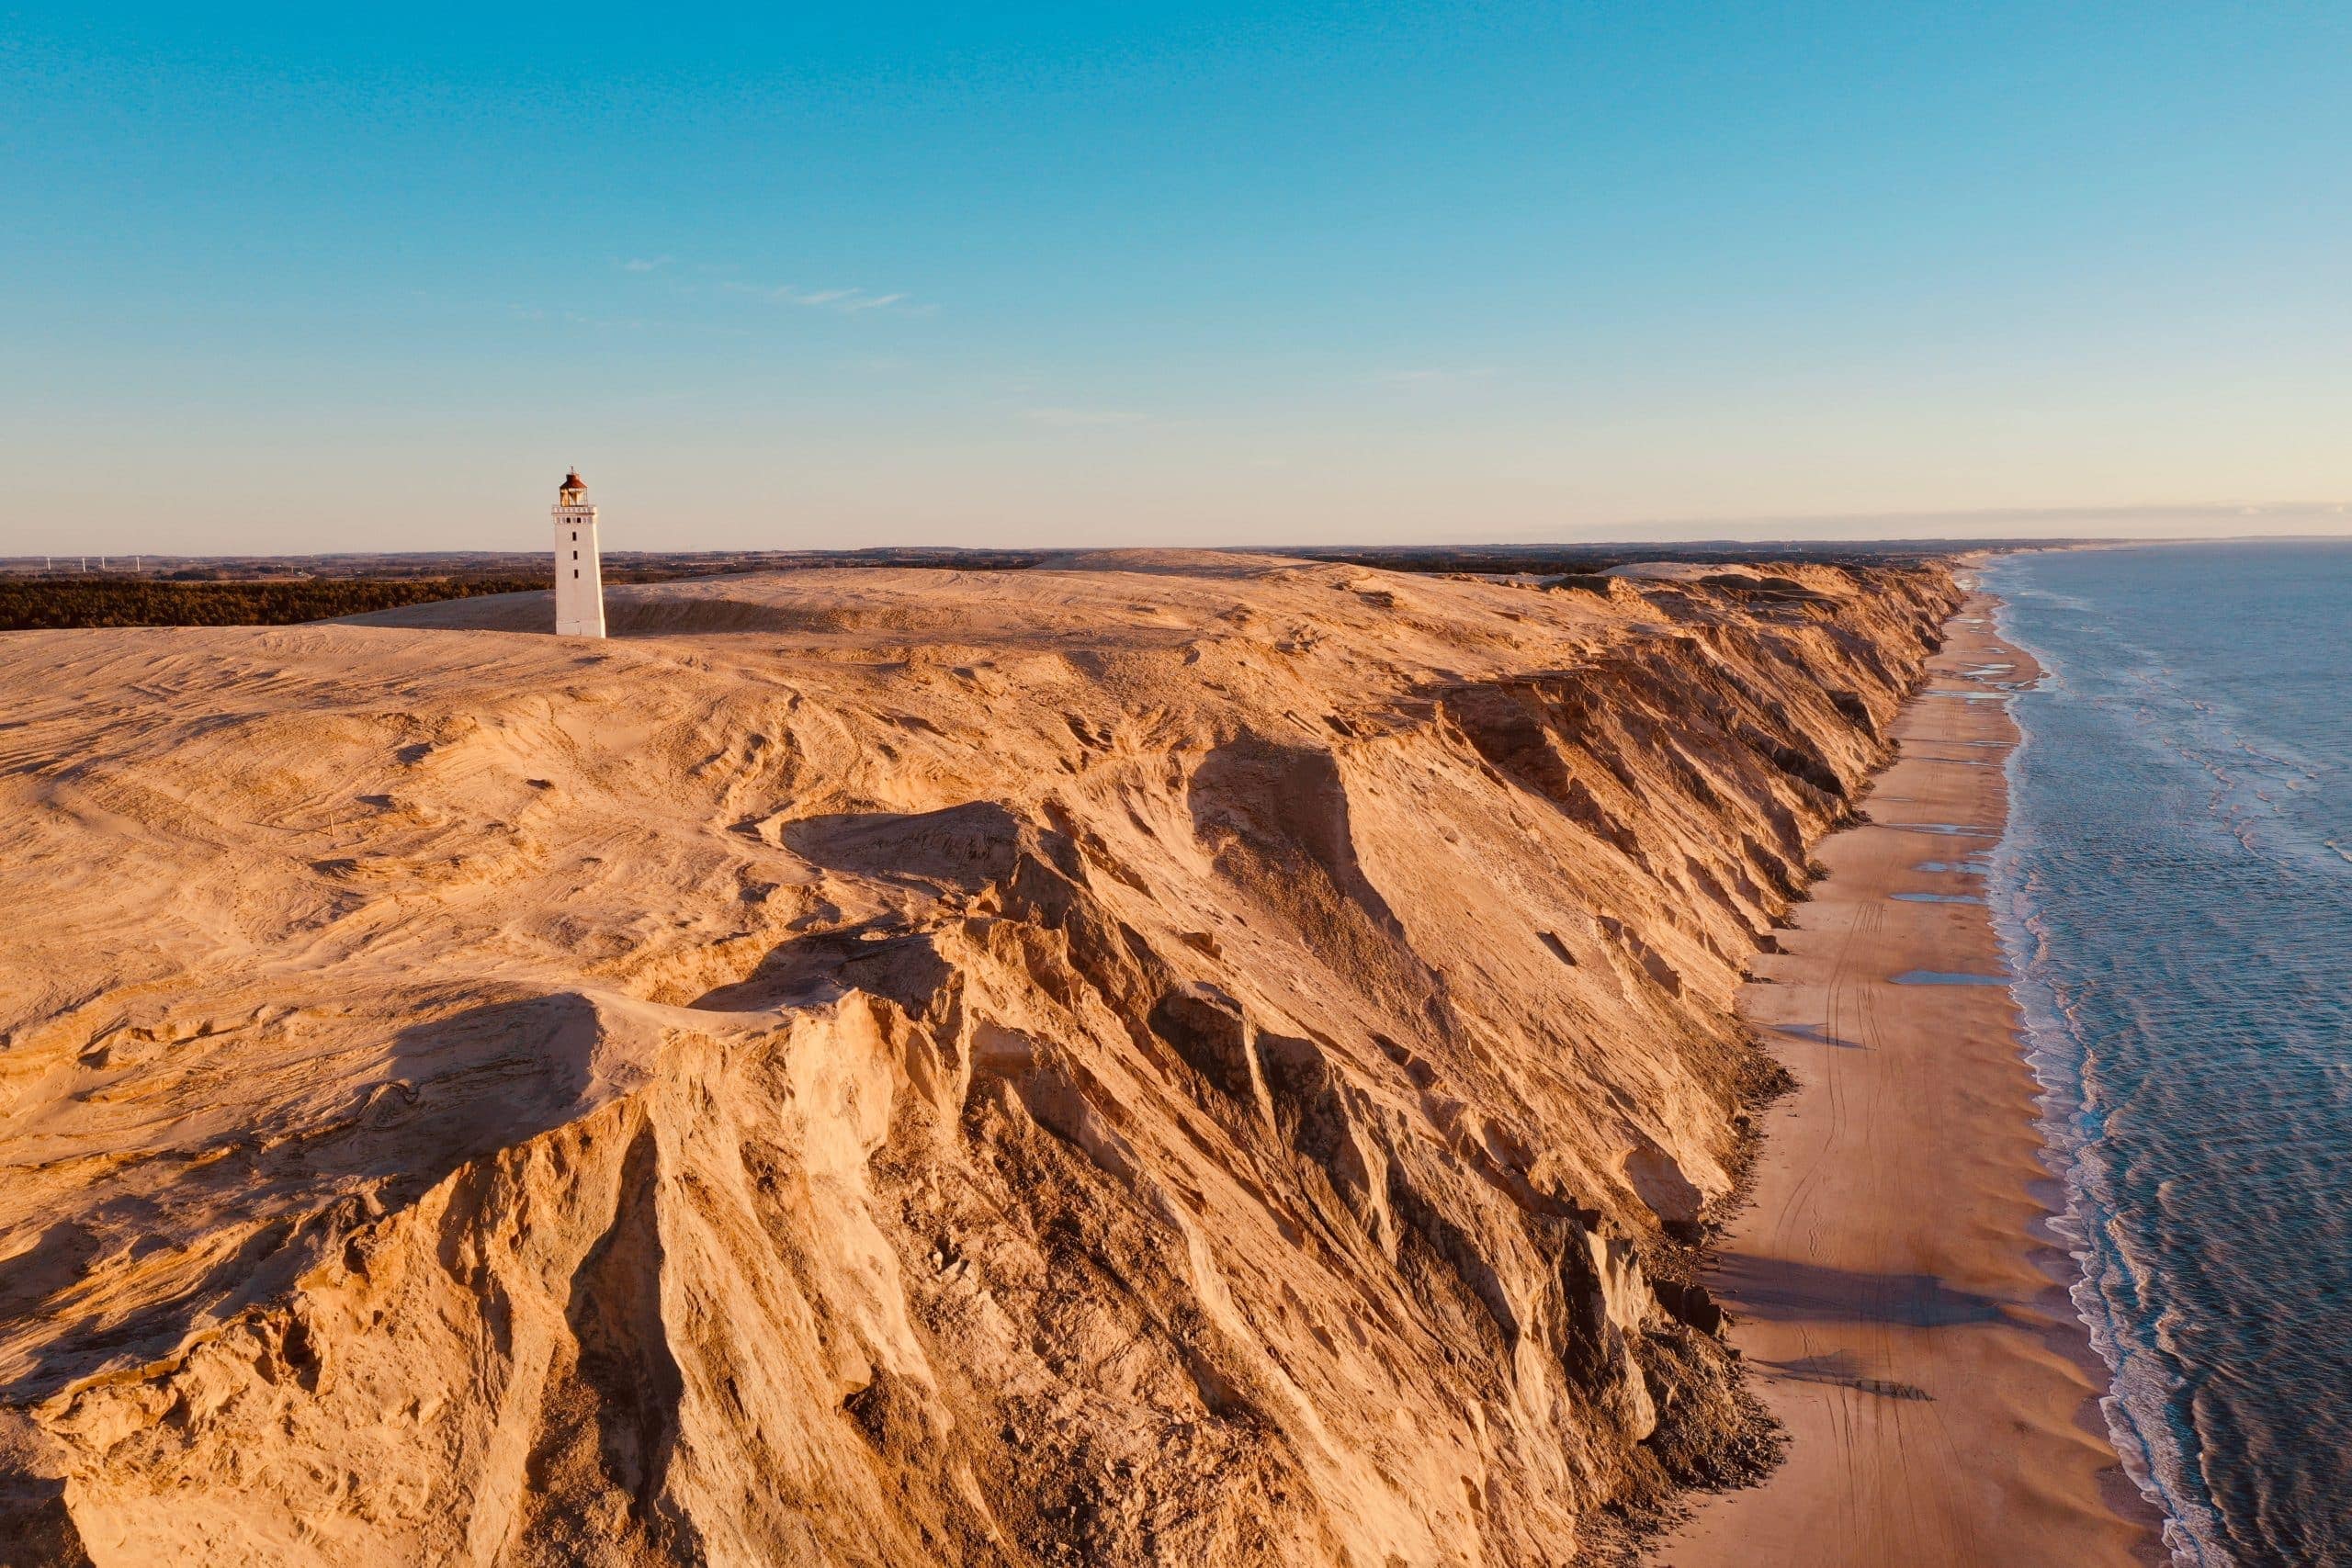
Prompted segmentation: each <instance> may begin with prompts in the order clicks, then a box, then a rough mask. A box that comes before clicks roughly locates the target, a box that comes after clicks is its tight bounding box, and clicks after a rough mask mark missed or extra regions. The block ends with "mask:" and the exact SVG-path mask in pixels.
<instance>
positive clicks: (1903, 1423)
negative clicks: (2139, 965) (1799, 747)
mask: <svg viewBox="0 0 2352 1568" xmlns="http://www.w3.org/2000/svg"><path fill="white" fill-rule="evenodd" d="M1994 603H1995V600H1994V598H1993V596H1992V595H1990V594H1988V593H1986V592H1983V591H1982V590H1977V591H1974V592H1971V593H1970V595H1969V598H1968V600H1967V601H1966V603H1965V604H1963V605H1962V608H1961V609H1960V610H1959V611H1958V612H1957V613H1956V614H1955V615H1953V616H1952V618H1951V620H1950V621H1949V622H1948V623H1947V624H1946V626H1945V633H1946V637H1947V640H1946V643H1945V646H1944V648H1943V649H1942V650H1941V651H1939V653H1938V654H1936V655H1935V657H1934V658H1933V659H1932V660H1929V662H1928V671H1927V676H1926V679H1925V681H1924V682H1923V683H1922V684H1921V686H1920V689H1919V690H1918V691H1917V693H1915V694H1913V695H1912V697H1911V698H1910V700H1908V701H1907V702H1906V703H1905V705H1904V707H1903V710H1902V712H1901V713H1900V714H1899V715H1898V716H1897V717H1896V719H1895V721H1894V725H1893V727H1892V735H1893V737H1894V739H1895V741H1896V742H1897V747H1898V749H1897V750H1896V752H1895V754H1894V758H1893V760H1892V761H1890V762H1889V764H1888V765H1887V766H1886V768H1885V769H1883V771H1882V772H1881V773H1878V774H1877V775H1876V777H1875V778H1874V780H1873V782H1872V787H1871V793H1870V794H1869V795H1868V796H1867V798H1866V800H1865V802H1864V804H1865V807H1866V814H1867V818H1868V820H1866V821H1864V822H1861V823H1859V824H1857V825H1856V826H1854V827H1851V828H1849V829H1845V830H1843V831H1840V832H1838V833H1836V834H1834V835H1832V836H1831V837H1830V838H1829V839H1827V840H1824V841H1823V843H1822V844H1821V845H1820V847H1819V849H1818V850H1817V852H1816V859H1817V860H1818V861H1819V862H1820V863H1822V864H1824V865H1826V867H1827V868H1828V872H1829V874H1828V875H1827V876H1826V877H1825V878H1823V879H1822V880H1820V881H1819V882H1817V883H1816V884H1815V888H1814V895H1813V897H1812V898H1811V899H1810V900H1809V901H1808V902H1806V903H1804V904H1801V905H1799V906H1797V907H1796V908H1794V909H1793V910H1792V912H1791V914H1792V925H1791V927H1790V929H1788V930H1786V931H1782V932H1781V933H1780V942H1779V947H1780V949H1781V951H1780V952H1778V953H1766V954H1763V955H1760V956H1759V957H1758V961H1757V965H1756V970H1755V976H1754V978H1752V979H1751V981H1750V982H1749V984H1748V985H1747V986H1746V987H1743V988H1742V993H1741V998H1740V1011H1741V1014H1742V1016H1743V1017H1745V1018H1746V1019H1747V1021H1749V1022H1750V1023H1751V1024H1752V1025H1754V1026H1755V1028H1756V1030H1757V1032H1758V1036H1759V1038H1760V1039H1761V1040H1762V1041H1763V1042H1764V1043H1765V1045H1766V1047H1767V1048H1768V1049H1769V1050H1770V1053H1771V1054H1772V1055H1773V1056H1774V1057H1775V1058H1776V1059H1777V1060H1779V1061H1780V1062H1781V1063H1782V1064H1783V1065H1785V1066H1787V1067H1788V1068H1789V1069H1790V1071H1791V1072H1792V1075H1793V1076H1794V1077H1795V1078H1796V1081H1797V1085H1798V1087H1797V1089H1795V1090H1794V1091H1792V1093H1790V1094H1788V1095H1786V1096H1784V1097H1783V1098H1782V1099H1781V1100H1779V1101H1777V1102H1776V1103H1775V1104H1774V1105H1773V1106H1772V1107H1771V1108H1770V1110H1769V1111H1766V1112H1765V1114H1764V1116H1763V1117H1762V1119H1761V1120H1762V1122H1763V1123H1764V1128H1763V1130H1764V1132H1765V1134H1766V1136H1765V1138H1764V1143H1763V1152H1762V1155H1761V1157H1760V1159H1759V1160H1758V1165H1757V1169H1756V1176H1755V1180H1754V1183H1753V1186H1752V1189H1751V1191H1750V1195H1749V1199H1748V1201H1747V1204H1746V1206H1745V1207H1744V1208H1743V1209H1742V1210H1741V1211H1740V1212H1739V1213H1738V1214H1737V1215H1736V1217H1735V1218H1734V1220H1733V1221H1732V1223H1731V1224H1730V1226H1729V1227H1728V1228H1727V1229H1726V1231H1725V1232H1724V1235H1723V1236H1722V1237H1721V1238H1720V1240H1719V1241H1718V1242H1717V1244H1716V1245H1715V1247H1713V1252H1712V1256H1711V1258H1710V1259H1709V1261H1708V1264H1707V1268H1706V1272H1705V1278H1706V1282H1707V1285H1708V1288H1709V1289H1710V1291H1712V1292H1713V1294H1714V1295H1715V1297H1716V1299H1717V1300H1719V1301H1721V1302H1722V1303H1724V1305H1725V1306H1726V1308H1728V1309H1729V1311H1730V1313H1731V1314H1732V1316H1733V1319H1734V1324H1735V1326H1734V1327H1733V1329H1732V1335H1731V1337H1732V1342H1733V1344H1734V1345H1736V1347H1737V1348H1739V1350H1740V1351H1741V1353H1742V1354H1743V1356H1744V1357H1745V1359H1746V1360H1747V1366H1748V1368H1749V1371H1750V1372H1751V1374H1752V1377H1751V1387H1752V1388H1753V1389H1754V1391H1755V1393H1757V1395H1758V1397H1759V1398H1760V1399H1762V1400H1763V1402H1764V1403H1765V1404H1766V1405H1767V1406H1768V1407H1769V1408H1770V1410H1771V1411H1772V1413H1773V1414H1774V1416H1777V1417H1778V1418H1779V1419H1780V1420H1781V1422H1782V1423H1783V1424H1784V1425H1785V1426H1786V1427H1787V1428H1788V1431H1789V1435H1790V1438H1791V1441H1790V1445H1789V1450H1788V1455H1787V1458H1786V1459H1785V1461H1783V1462H1782V1463H1781V1466H1780V1467H1779V1468H1778V1469H1777V1470H1776V1471H1774V1472H1772V1474H1771V1475H1770V1476H1769V1477H1767V1478H1766V1479H1765V1480H1764V1481H1763V1482H1762V1483H1760V1484H1759V1485H1758V1486H1754V1487H1749V1488H1746V1489H1742V1490H1737V1491H1732V1492H1726V1493H1722V1494H1717V1495H1702V1496H1699V1497H1696V1498H1694V1499H1692V1508H1691V1514H1690V1516H1689V1517H1687V1518H1685V1519H1684V1520H1682V1521H1681V1522H1680V1523H1679V1525H1678V1526H1677V1527H1676V1528H1675V1529H1671V1530H1669V1531H1668V1533H1667V1534H1666V1535H1665V1536H1663V1537H1662V1538H1660V1539H1659V1540H1657V1542H1656V1543H1655V1544H1654V1545H1653V1546H1652V1548H1651V1550H1650V1551H1648V1552H1647V1553H1646V1560H1647V1561H1649V1562H1653V1563H1656V1564H1659V1565H1661V1568H1768V1565H1773V1564H1788V1565H1790V1568H1797V1565H1800V1564H1802V1565H1805V1568H1813V1565H1823V1568H1826V1565H1831V1564H1840V1563H1844V1564H1854V1565H1857V1568H1860V1565H1864V1564H1881V1563H1889V1562H1922V1563H1926V1562H1934V1563H1939V1564H1985V1565H1988V1568H1989V1565H1994V1564H2000V1565H2004V1568H2006V1565H2010V1564H2018V1563H2027V1562H2064V1563H2069V1564H2131V1563H2151V1562H2163V1561H2164V1560H2165V1554H2164V1551H2163V1548H2162V1544H2161V1535H2160V1531H2161V1523H2162V1521H2161V1519H2160V1517H2158V1516H2157V1514H2156V1513H2155V1511H2154V1509H2153V1508H2152V1507H2150V1506H2148V1504H2147V1503H2146V1502H2145V1501H2144V1499H2143V1497H2142V1496H2141V1495H2140V1492H2139V1489H2138V1488H2137V1486H2135V1485H2134V1484H2133V1483H2131V1480H2130V1478H2129V1477H2128V1476H2127V1475H2126V1474H2125V1472H2124V1470H2123V1466H2122V1463H2121V1461H2120V1459H2119V1458H2118V1456H2117V1454H2116V1452H2115V1450H2114V1448H2113V1446H2112V1444H2111V1442H2110V1441H2109V1434H2108V1428H2107V1423H2106V1420H2105V1417H2104V1416H2103V1415H2102V1413H2101V1410H2100V1407H2099V1401H2100V1399H2101V1398H2102V1396H2103V1395H2104V1394H2105V1393H2107V1388H2108V1378H2109V1373H2108V1369H2107V1367H2106V1364H2105V1363H2104V1362H2103V1361H2101V1360H2100V1359H2098V1355H2097V1353H2096V1352H2095V1350H2094V1349H2093V1347H2092V1344H2091V1340H2090V1336H2089V1332H2088V1330H2087V1329H2086V1326H2085V1325H2084V1324H2083V1323H2082V1321H2081V1320H2080V1318H2079V1317H2078V1316H2077V1315H2076V1314H2075V1307H2074V1303H2073V1300H2072V1295H2071V1292H2072V1288H2073V1285H2074V1283H2075V1280H2076V1279H2077V1278H2078V1276H2079V1269H2078V1267H2077V1265H2076V1263H2075V1258H2074V1257H2073V1255H2072V1254H2071V1252H2069V1251H2068V1250H2067V1247H2066V1245H2065V1243H2064V1239H2063V1237H2062V1236H2061V1235H2060V1234H2059V1232H2058V1231H2057V1230H2056V1229H2054V1228H2053V1223H2054V1222H2056V1221H2057V1220H2059V1219H2060V1218H2061V1217H2062V1216H2063V1213H2064V1202H2065V1198H2064V1190H2063V1182H2062V1181H2061V1179H2060V1177H2059V1176H2058V1174H2057V1173H2056V1172H2055V1171H2054V1170H2053V1169H2052V1165H2051V1163H2050V1159H2049V1157H2048V1151H2047V1149H2046V1145H2045V1142H2044V1136H2043V1129H2042V1124H2041V1115H2042V1113H2041V1105H2040V1097H2041V1093H2042V1086H2041V1083H2040V1081H2039V1079H2038V1078H2037V1077H2036V1076H2035V1074H2034V1072H2033V1070H2032V1068H2031V1066H2030V1063H2029V1062H2028V1059H2027V1055H2026V1046H2025V1041H2024V1037H2023V1033H2022V1028H2021V1022H2020V1020H2019V1017H2018V1008H2017V1004H2016V1001H2015V999H2014V998H2013V997H2012V995H2011V992H2010V988H2009V987H2008V986H2007V984H2005V983H2003V982H2004V981H2005V980H2006V978H2007V962H2006V953H2005V950H2004V948H2003V946H2002V943H2001V940H2000V936H1999V933H1998V932H1997V931H1996V929H1995V927H1994V924H1993V919H1992V911H1991V908H1990V907H1989V905H1988V904H1987V903H1986V902H1985V899H1986V897H1987V891H1988V886H1989V877H1988V875H1987V872H1988V870H1989V863H1990V861H1991V859H1992V855H1993V852H1994V851H1995V849H1996V847H1997V845H1998V844H1999V843H2000V841H2001V839H2002V835H2003V833H2004V831H2005V829H2006V825H2007V769H2006V767H2005V765H2004V764H2005V762H2006V761H2007V757H2008V754H2009V752H2010V751H2011V750H2014V748H2015V746H2016V744H2017V740H2018V730H2017V727H2016V724H2015V721H2014V720H2013V718H2012V717H2011V716H2010V713H2009V705H2008V704H2007V703H2006V702H2002V701H1997V700H1990V699H1992V698H1994V697H1995V696H1996V694H1997V693H1998V692H1999V690H2000V689H2001V687H2002V686H2003V685H2004V684H2009V683H2017V682H2027V681H2030V680H2031V679H2032V678H2033V677H2034V676H2035V675H2036V674H2037V673H2038V669H2037V666H2036V665H2035V664H2034V662H2033V660H2032V658H2031V656H2030V655H2029V654H2027V653H2026V652H2024V651H2023V650H2021V649H2017V648H2016V647H2014V646H2013V645H2011V644H2009V643H2007V642H2006V641H2004V640H2003V639H2002V638H2001V637H2000V636H1999V634H1998V633H1997V631H1996V629H1995V626H1994V623H1993V617H1992V606H1993V604H1994ZM1988 666H1989V667H1992V668H1987V667H1988Z"/></svg>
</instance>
